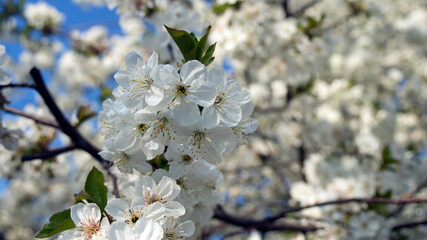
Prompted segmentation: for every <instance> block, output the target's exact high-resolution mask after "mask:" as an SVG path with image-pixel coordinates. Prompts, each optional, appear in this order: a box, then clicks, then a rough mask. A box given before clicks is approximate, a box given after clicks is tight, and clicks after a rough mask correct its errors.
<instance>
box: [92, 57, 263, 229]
mask: <svg viewBox="0 0 427 240" xmlns="http://www.w3.org/2000/svg"><path fill="white" fill-rule="evenodd" d="M126 66H127V70H126V71H119V72H118V73H116V74H115V76H114V77H115V79H116V82H117V83H118V87H117V88H116V89H115V90H114V91H113V94H114V96H115V99H114V100H112V99H108V100H106V101H105V102H104V103H103V110H102V111H101V113H100V115H99V118H98V128H99V130H100V132H101V133H102V134H104V137H105V140H104V144H103V151H102V152H100V155H101V156H102V157H103V158H104V159H106V160H108V161H110V162H111V163H113V164H114V166H116V167H117V168H118V169H119V170H120V171H121V172H124V173H128V174H130V173H133V172H134V170H136V171H138V172H139V173H141V174H146V173H149V172H150V171H152V170H154V173H153V174H154V175H155V176H157V177H158V178H161V176H163V178H165V176H169V177H171V178H173V179H175V180H176V181H177V182H178V184H179V185H180V186H181V187H182V189H183V191H182V192H181V194H180V196H179V200H180V202H181V203H182V204H183V205H184V206H185V209H186V213H187V214H186V216H185V217H187V218H188V219H192V220H194V218H196V219H197V221H194V222H197V224H198V226H197V227H198V228H199V227H200V226H203V225H205V224H207V223H208V221H209V218H210V216H211V215H212V208H213V206H214V205H215V204H218V203H221V202H222V198H221V196H220V195H219V194H218V192H216V190H217V188H218V187H219V186H220V184H221V178H222V175H221V173H220V172H219V171H218V170H217V169H216V167H215V165H216V164H218V163H220V162H221V161H222V158H223V157H225V156H227V155H228V154H230V153H231V152H233V151H234V149H235V148H236V147H237V146H238V145H241V144H245V143H246V141H247V137H248V136H249V134H251V133H253V132H254V131H255V130H256V129H257V126H258V125H257V121H256V120H255V119H251V118H250V114H251V113H252V111H253V105H252V103H251V98H250V95H249V93H248V92H247V91H245V90H243V89H241V88H240V86H239V84H238V82H237V81H236V80H228V79H227V75H226V72H225V71H224V70H223V69H222V68H220V67H212V68H209V69H207V67H206V66H205V65H204V64H202V63H201V62H199V61H197V60H191V61H188V62H186V63H185V64H183V65H182V66H180V67H174V66H173V65H170V64H165V65H163V64H158V55H157V53H156V52H153V53H152V55H151V56H150V58H149V59H148V60H147V62H145V61H144V59H143V57H142V56H141V55H140V54H139V53H137V52H135V51H133V52H131V53H129V54H128V55H127V57H126ZM162 161H164V162H165V163H167V164H166V166H163V167H160V166H159V165H160V164H161V163H162ZM152 166H154V169H153V168H152ZM163 178H162V179H163ZM117 201H119V200H117ZM201 207H202V208H201ZM203 209H205V210H203ZM107 210H108V207H107ZM206 211H208V212H210V213H209V214H207V215H206ZM184 212H185V211H184Z"/></svg>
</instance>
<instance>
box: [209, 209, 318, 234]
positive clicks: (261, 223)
mask: <svg viewBox="0 0 427 240" xmlns="http://www.w3.org/2000/svg"><path fill="white" fill-rule="evenodd" d="M213 217H214V218H215V219H218V220H221V221H223V222H227V223H229V224H232V225H235V226H239V227H243V228H248V229H257V230H258V231H260V232H267V231H297V232H312V231H316V230H317V229H318V228H316V227H314V226H301V225H296V224H290V223H281V224H272V223H271V222H266V221H265V220H253V219H245V218H240V217H235V216H231V215H229V214H228V213H226V212H225V211H224V209H223V208H222V207H221V206H218V207H217V208H216V209H215V213H214V216H213Z"/></svg>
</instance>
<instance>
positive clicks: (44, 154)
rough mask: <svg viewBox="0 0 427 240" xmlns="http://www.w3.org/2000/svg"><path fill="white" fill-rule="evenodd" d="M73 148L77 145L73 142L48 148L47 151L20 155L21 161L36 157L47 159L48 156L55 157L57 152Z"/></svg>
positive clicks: (60, 152) (64, 151)
mask: <svg viewBox="0 0 427 240" xmlns="http://www.w3.org/2000/svg"><path fill="white" fill-rule="evenodd" d="M75 149H77V146H76V145H75V144H70V145H68V146H65V147H60V148H55V149H50V150H48V151H45V152H41V153H34V154H28V155H24V156H22V158H21V161H23V162H27V161H32V160H36V159H49V158H52V157H55V156H57V155H59V154H62V153H66V152H69V151H72V150H75Z"/></svg>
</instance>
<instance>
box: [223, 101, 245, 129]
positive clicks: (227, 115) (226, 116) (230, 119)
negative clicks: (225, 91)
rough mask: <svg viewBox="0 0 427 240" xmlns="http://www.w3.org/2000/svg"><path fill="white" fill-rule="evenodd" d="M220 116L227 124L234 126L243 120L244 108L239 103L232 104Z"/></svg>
mask: <svg viewBox="0 0 427 240" xmlns="http://www.w3.org/2000/svg"><path fill="white" fill-rule="evenodd" d="M220 116H221V120H222V121H223V122H224V123H225V125H227V126H229V127H234V126H236V125H237V124H239V122H240V120H242V110H241V109H240V107H239V106H238V105H231V106H229V107H228V108H226V109H225V112H224V113H222V114H221V115H220Z"/></svg>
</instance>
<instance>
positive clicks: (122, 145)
mask: <svg viewBox="0 0 427 240" xmlns="http://www.w3.org/2000/svg"><path fill="white" fill-rule="evenodd" d="M135 131H136V130H135ZM136 140H137V139H136V137H135V134H134V133H132V130H127V129H125V130H122V131H120V132H119V133H118V134H117V136H116V137H115V138H114V146H115V147H116V148H117V150H119V151H125V150H128V149H130V148H132V147H133V146H134V145H135V143H136Z"/></svg>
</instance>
